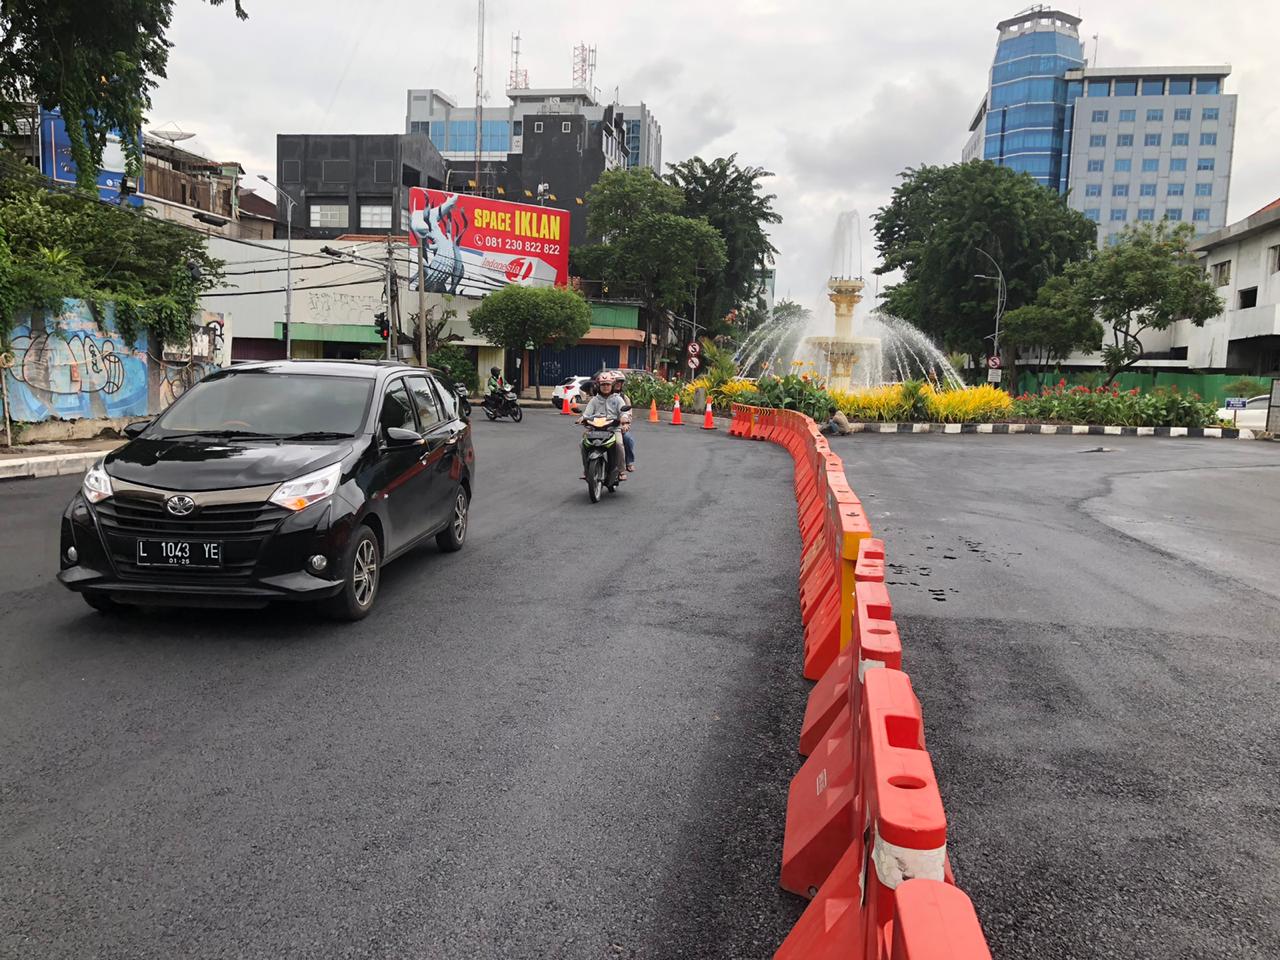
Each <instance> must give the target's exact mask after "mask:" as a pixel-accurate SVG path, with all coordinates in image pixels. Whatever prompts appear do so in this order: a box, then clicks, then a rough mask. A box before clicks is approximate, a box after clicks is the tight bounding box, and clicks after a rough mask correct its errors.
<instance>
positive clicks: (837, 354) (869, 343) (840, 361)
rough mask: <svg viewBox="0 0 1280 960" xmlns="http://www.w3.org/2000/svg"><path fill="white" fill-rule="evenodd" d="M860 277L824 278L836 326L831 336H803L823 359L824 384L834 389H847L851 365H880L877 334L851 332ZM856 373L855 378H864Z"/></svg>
mask: <svg viewBox="0 0 1280 960" xmlns="http://www.w3.org/2000/svg"><path fill="white" fill-rule="evenodd" d="M863 286H864V284H863V282H862V280H861V279H854V278H851V277H832V278H831V279H830V280H828V281H827V291H828V292H827V299H829V300H830V301H831V302H832V304H834V305H835V312H836V329H835V336H832V337H805V340H804V342H805V344H806V345H807V346H808V347H810V348H811V349H813V350H815V351H817V353H818V354H819V355H821V356H822V358H823V360H824V361H825V362H824V364H823V369H825V370H826V371H827V385H828V386H829V387H831V388H832V389H834V390H850V389H852V387H853V383H854V374H853V370H854V367H855V366H856V367H859V368H860V369H859V373H861V372H862V370H867V371H872V370H874V371H876V374H877V376H878V374H879V371H880V367H881V357H882V353H883V351H882V349H881V341H880V338H879V337H855V336H854V335H853V308H854V307H856V306H857V305H858V303H859V302H861V300H862V288H863ZM865 379H866V378H865V377H862V376H859V377H858V380H859V382H861V381H863V380H865Z"/></svg>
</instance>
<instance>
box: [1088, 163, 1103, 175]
mask: <svg viewBox="0 0 1280 960" xmlns="http://www.w3.org/2000/svg"><path fill="white" fill-rule="evenodd" d="M1089 172H1090V173H1101V172H1102V161H1101V160H1090V161H1089Z"/></svg>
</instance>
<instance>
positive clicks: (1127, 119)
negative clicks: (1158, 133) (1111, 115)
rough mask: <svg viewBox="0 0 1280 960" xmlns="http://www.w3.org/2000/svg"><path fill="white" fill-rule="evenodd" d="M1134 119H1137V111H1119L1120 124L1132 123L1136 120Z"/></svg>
mask: <svg viewBox="0 0 1280 960" xmlns="http://www.w3.org/2000/svg"><path fill="white" fill-rule="evenodd" d="M1136 119H1138V111H1137V110H1121V111H1120V122H1121V123H1133V121H1134V120H1136Z"/></svg>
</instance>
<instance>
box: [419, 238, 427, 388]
mask: <svg viewBox="0 0 1280 960" xmlns="http://www.w3.org/2000/svg"><path fill="white" fill-rule="evenodd" d="M425 261H426V257H425V256H423V253H422V242H421V241H419V242H418V363H420V364H421V365H422V366H424V367H425V366H426V365H427V289H426V288H427V285H426V283H425V282H423V273H424V272H425V270H424V268H425Z"/></svg>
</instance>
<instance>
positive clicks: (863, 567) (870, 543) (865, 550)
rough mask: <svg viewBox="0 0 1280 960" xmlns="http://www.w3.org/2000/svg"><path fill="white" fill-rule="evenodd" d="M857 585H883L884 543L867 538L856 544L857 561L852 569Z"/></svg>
mask: <svg viewBox="0 0 1280 960" xmlns="http://www.w3.org/2000/svg"><path fill="white" fill-rule="evenodd" d="M853 576H854V579H855V580H857V581H858V583H866V582H867V581H871V580H874V581H876V582H877V583H884V541H883V540H877V539H875V538H874V537H868V538H867V539H866V540H862V541H860V542H859V543H858V561H857V563H856V564H855V565H854V568H853Z"/></svg>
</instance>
